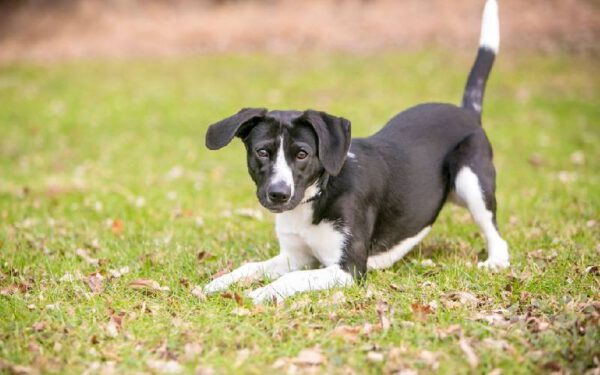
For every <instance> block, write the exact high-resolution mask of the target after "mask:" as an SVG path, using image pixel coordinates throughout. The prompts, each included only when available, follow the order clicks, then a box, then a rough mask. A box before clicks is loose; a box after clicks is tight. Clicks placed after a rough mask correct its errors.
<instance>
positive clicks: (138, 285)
mask: <svg viewBox="0 0 600 375" xmlns="http://www.w3.org/2000/svg"><path fill="white" fill-rule="evenodd" d="M129 287H130V288H131V289H139V290H146V291H161V292H167V291H169V290H170V289H169V287H168V286H160V284H159V283H158V282H156V281H154V280H151V279H135V280H133V281H132V282H130V283H129Z"/></svg>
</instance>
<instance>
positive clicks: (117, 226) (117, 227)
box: [110, 219, 125, 236]
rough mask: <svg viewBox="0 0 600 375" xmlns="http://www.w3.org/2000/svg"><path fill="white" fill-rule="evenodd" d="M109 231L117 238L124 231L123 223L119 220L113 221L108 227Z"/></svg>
mask: <svg viewBox="0 0 600 375" xmlns="http://www.w3.org/2000/svg"><path fill="white" fill-rule="evenodd" d="M110 230H111V231H112V232H113V234H115V235H117V236H119V235H121V234H123V230H125V223H124V222H123V220H121V219H115V220H113V221H112V223H111V225H110Z"/></svg>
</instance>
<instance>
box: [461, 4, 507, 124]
mask: <svg viewBox="0 0 600 375" xmlns="http://www.w3.org/2000/svg"><path fill="white" fill-rule="evenodd" d="M499 48H500V23H499V21H498V3H497V2H496V0H487V1H486V3H485V8H484V9H483V20H482V22H481V37H480V39H479V50H478V51H477V58H476V59H475V64H473V67H472V68H471V73H469V79H468V80H467V86H466V87H465V93H464V95H463V102H462V107H463V108H467V109H470V110H473V111H475V112H477V113H478V114H479V116H481V108H482V104H483V93H484V91H485V84H486V82H487V79H488V76H489V75H490V71H491V70H492V65H494V59H495V57H496V54H497V53H498V49H499Z"/></svg>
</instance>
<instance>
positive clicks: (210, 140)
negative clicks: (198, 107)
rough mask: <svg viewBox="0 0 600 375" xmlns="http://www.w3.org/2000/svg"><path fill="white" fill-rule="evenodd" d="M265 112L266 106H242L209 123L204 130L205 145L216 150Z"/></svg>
mask: <svg viewBox="0 0 600 375" xmlns="http://www.w3.org/2000/svg"><path fill="white" fill-rule="evenodd" d="M266 113H267V109H266V108H244V109H242V110H241V111H239V112H238V113H236V114H235V115H233V116H231V117H227V118H226V119H224V120H221V121H219V122H217V123H216V124H213V125H211V126H210V127H209V128H208V131H207V132H206V147H208V148H209V149H211V150H218V149H220V148H222V147H225V146H227V145H228V144H229V142H231V140H232V139H233V137H235V136H236V135H237V136H240V135H241V134H243V133H244V131H245V130H247V128H248V126H249V125H251V124H252V123H254V122H255V120H256V119H259V118H262V117H264V116H265V114H266Z"/></svg>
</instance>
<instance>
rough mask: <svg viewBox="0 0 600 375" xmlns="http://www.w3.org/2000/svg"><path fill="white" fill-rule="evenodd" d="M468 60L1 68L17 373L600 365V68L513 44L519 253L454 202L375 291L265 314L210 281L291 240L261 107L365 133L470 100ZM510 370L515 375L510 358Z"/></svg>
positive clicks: (505, 229) (343, 58)
mask: <svg viewBox="0 0 600 375" xmlns="http://www.w3.org/2000/svg"><path fill="white" fill-rule="evenodd" d="M471 59H472V56H471V55H470V54H454V53H450V52H439V51H427V52H420V53H409V54H400V53H395V54H383V53H382V54H377V55H371V56H348V55H324V54H309V55H298V56H291V57H290V56H275V57H274V56H266V55H260V54H254V55H243V56H240V55H215V56H205V57H196V58H185V59H162V60H143V59H139V60H135V59H134V60H120V61H115V60H110V61H83V60H81V61H73V62H62V63H59V62H55V63H48V64H12V65H3V66H1V67H0V134H1V136H0V223H1V225H0V372H2V368H4V370H5V371H8V372H10V371H12V372H18V371H25V372H27V371H29V372H37V371H39V372H44V373H45V372H60V373H81V372H84V371H86V372H89V373H109V372H110V371H115V372H117V373H122V372H125V371H127V372H140V371H142V372H152V373H166V372H177V371H183V372H195V371H198V373H204V374H207V373H210V372H211V371H214V373H217V374H219V373H234V372H235V373H257V374H259V373H269V372H294V371H317V372H319V371H327V372H332V373H358V374H361V373H381V372H385V373H394V372H397V371H401V370H403V371H405V372H404V373H405V374H408V373H411V372H410V371H411V370H413V371H416V372H418V373H434V372H439V373H489V372H492V371H494V370H496V369H501V370H502V372H503V373H542V372H549V371H570V372H572V373H582V372H584V371H585V370H586V369H590V368H592V367H597V366H598V365H599V360H600V346H599V345H598V342H600V328H599V326H600V323H599V318H600V297H599V289H600V283H599V280H600V278H599V271H598V266H599V265H600V236H599V234H600V214H599V212H600V147H598V145H599V144H600V67H599V66H598V64H597V60H594V59H592V58H589V59H586V58H574V57H568V56H535V55H532V56H523V55H518V56H511V57H508V56H504V55H500V57H499V60H498V63H497V65H496V66H495V69H494V71H493V73H492V77H491V80H490V82H489V85H488V90H487V92H486V98H485V101H484V116H483V117H484V127H485V128H486V131H487V133H488V135H489V138H490V140H491V142H492V144H493V145H494V151H495V162H496V166H497V169H498V171H499V173H498V194H497V197H498V202H499V213H498V223H499V226H500V229H501V231H502V233H503V234H504V236H505V238H506V240H507V241H508V242H509V244H510V253H511V256H512V259H511V263H512V266H511V268H510V270H506V271H502V272H499V273H488V272H485V271H482V270H478V269H477V267H476V266H475V265H476V262H477V259H478V258H479V259H481V258H484V257H485V250H484V242H483V239H482V238H481V236H480V235H479V232H478V229H477V227H476V226H475V225H474V223H473V222H472V220H471V219H470V216H469V214H468V212H467V211H465V210H463V209H461V208H458V207H452V206H448V207H446V208H445V209H444V211H443V213H442V215H441V217H440V219H439V220H438V222H437V223H436V225H435V226H434V227H433V230H432V232H431V233H430V235H429V236H428V237H427V238H426V240H425V241H424V242H423V243H422V244H421V245H420V246H419V247H418V248H416V249H415V250H413V252H412V253H410V254H409V255H408V256H407V257H406V258H405V259H404V260H402V261H400V262H399V263H398V264H396V266H394V267H393V268H392V269H389V270H385V271H380V272H372V273H370V274H369V275H368V277H367V279H366V282H365V283H364V285H360V286H355V287H352V288H350V289H347V290H344V291H339V290H332V291H326V292H314V293H307V294H303V295H299V296H297V297H294V298H290V299H289V300H286V301H285V302H284V303H283V304H282V305H279V306H275V305H265V306H260V307H254V306H252V305H251V303H250V301H249V300H248V299H246V298H244V291H247V290H249V289H250V288H251V287H256V285H241V286H237V287H235V288H232V290H231V293H225V294H222V295H216V296H209V297H206V296H203V295H201V294H200V293H198V288H195V287H196V286H198V285H200V286H201V285H204V284H205V283H207V282H208V281H209V280H210V279H211V276H213V275H214V274H216V273H218V272H222V271H223V270H225V269H231V268H234V267H237V266H239V265H241V264H242V263H244V262H246V261H251V260H262V259H266V258H267V257H270V256H273V255H274V254H276V253H277V251H278V245H277V242H276V240H275V235H274V231H273V217H272V215H271V214H269V213H268V212H266V211H264V210H262V209H261V208H260V207H259V205H258V202H257V201H256V199H255V196H254V186H253V184H252V182H251V180H250V179H249V177H248V176H247V172H246V166H245V160H244V153H243V147H242V145H241V143H240V142H239V141H236V142H234V143H233V144H232V145H231V146H229V147H228V148H226V149H223V150H221V151H219V152H209V151H208V150H207V149H206V148H205V147H204V133H205V131H206V128H207V126H208V125H209V124H211V123H213V122H216V121H218V120H220V119H222V118H224V117H226V116H228V115H230V114H232V113H234V112H236V111H237V110H238V109H239V108H241V107H249V106H266V107H268V108H271V109H274V108H280V109H287V108H296V109H304V108H309V107H311V108H316V109H323V110H326V111H329V112H331V113H333V114H336V115H340V116H344V117H346V118H348V119H350V120H351V121H352V123H353V134H354V135H355V136H364V135H368V134H370V133H372V132H374V131H375V130H377V129H378V128H379V127H380V126H381V125H382V124H384V123H385V121H386V120H387V119H388V118H390V117H391V116H393V115H394V114H395V113H396V112H398V111H399V110H401V109H404V108H407V107H409V106H411V105H413V104H417V103H419V102H422V101H449V102H453V103H457V102H458V101H459V99H460V98H461V96H462V89H463V86H464V82H465V79H466V75H467V73H468V69H469V67H470V65H471V62H472V60H471ZM494 373H495V374H498V371H497V370H496V371H495V372H494Z"/></svg>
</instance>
